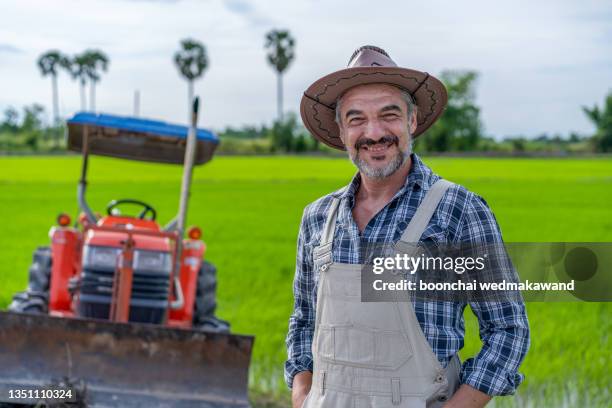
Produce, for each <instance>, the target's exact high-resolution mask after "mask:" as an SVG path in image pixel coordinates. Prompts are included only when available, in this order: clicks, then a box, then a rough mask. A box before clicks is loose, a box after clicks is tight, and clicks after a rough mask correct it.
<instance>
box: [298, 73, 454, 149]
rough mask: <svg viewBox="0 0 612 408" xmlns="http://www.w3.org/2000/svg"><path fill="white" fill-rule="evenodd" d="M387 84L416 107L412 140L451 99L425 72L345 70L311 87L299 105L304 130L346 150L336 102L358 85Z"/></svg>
mask: <svg viewBox="0 0 612 408" xmlns="http://www.w3.org/2000/svg"><path fill="white" fill-rule="evenodd" d="M374 83H384V84H390V85H394V86H397V87H399V88H402V89H404V90H406V91H408V92H409V93H410V95H412V97H413V99H414V101H415V103H416V105H417V128H416V130H415V131H414V133H413V134H412V137H413V138H416V137H418V136H419V135H421V134H422V133H423V132H425V131H426V130H427V129H428V128H429V127H430V126H431V125H433V123H434V122H435V121H436V119H438V117H439V116H440V115H441V114H442V112H443V111H444V108H445V107H446V102H447V100H448V95H447V93H446V88H445V87H444V84H442V82H440V80H438V79H437V78H435V77H433V76H431V75H429V74H428V73H426V72H422V71H417V70H412V69H407V68H400V67H356V68H346V69H342V70H340V71H336V72H333V73H331V74H329V75H326V76H324V77H322V78H320V79H319V80H317V81H316V82H314V83H313V84H312V85H310V86H309V87H308V89H307V90H306V92H304V95H303V96H302V101H301V103H300V114H301V115H302V121H303V122H304V126H306V128H307V129H308V130H309V131H310V133H312V135H313V136H314V137H315V138H317V139H319V140H320V141H322V142H323V143H325V144H326V145H328V146H330V147H333V148H335V149H339V150H346V148H345V146H344V143H342V140H341V139H340V130H339V129H338V125H337V124H336V120H335V119H336V112H335V108H336V101H337V100H338V98H339V97H340V96H341V95H342V94H344V93H345V92H346V91H347V90H349V89H350V88H353V87H355V86H358V85H365V84H374Z"/></svg>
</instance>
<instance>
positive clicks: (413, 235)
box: [400, 179, 453, 244]
mask: <svg viewBox="0 0 612 408" xmlns="http://www.w3.org/2000/svg"><path fill="white" fill-rule="evenodd" d="M452 185H453V183H451V182H450V181H448V180H443V179H439V180H438V181H436V182H435V183H434V184H433V185H432V186H431V188H430V189H429V191H428V192H427V194H425V198H424V199H423V201H421V204H420V205H419V208H417V210H416V213H415V214H414V216H413V217H412V219H411V220H410V223H409V224H408V226H407V227H406V229H405V230H404V233H403V234H402V237H401V238H400V241H401V242H405V243H411V244H413V243H416V242H419V239H420V238H421V235H423V232H424V231H425V229H426V228H427V225H429V221H430V220H431V217H432V216H433V214H434V212H435V211H436V208H438V204H440V201H441V200H442V197H444V194H445V193H446V191H447V190H448V189H449V187H451V186H452Z"/></svg>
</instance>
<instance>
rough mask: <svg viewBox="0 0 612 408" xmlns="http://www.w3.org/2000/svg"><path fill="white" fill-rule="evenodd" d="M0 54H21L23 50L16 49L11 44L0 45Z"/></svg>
mask: <svg viewBox="0 0 612 408" xmlns="http://www.w3.org/2000/svg"><path fill="white" fill-rule="evenodd" d="M0 53H5V54H21V53H23V50H22V49H21V48H17V47H15V46H14V45H11V44H4V43H0Z"/></svg>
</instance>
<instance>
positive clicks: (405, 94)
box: [336, 88, 417, 126]
mask: <svg viewBox="0 0 612 408" xmlns="http://www.w3.org/2000/svg"><path fill="white" fill-rule="evenodd" d="M399 90H400V94H401V96H402V99H403V100H404V102H406V106H408V118H410V116H411V115H412V112H414V111H416V108H417V106H416V104H415V103H414V99H413V98H412V95H410V92H408V91H407V90H405V89H402V88H399ZM343 96H344V94H342V95H340V96H339V97H338V100H336V124H337V125H338V126H340V124H341V120H342V118H341V117H340V108H341V106H342V97H343Z"/></svg>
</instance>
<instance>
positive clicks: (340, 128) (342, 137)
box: [338, 125, 346, 145]
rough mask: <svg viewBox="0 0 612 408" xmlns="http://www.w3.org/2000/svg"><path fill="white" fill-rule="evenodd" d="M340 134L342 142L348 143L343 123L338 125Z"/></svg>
mask: <svg viewBox="0 0 612 408" xmlns="http://www.w3.org/2000/svg"><path fill="white" fill-rule="evenodd" d="M338 134H339V135H340V140H342V143H344V144H345V145H346V142H345V141H344V129H343V127H342V125H338Z"/></svg>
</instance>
